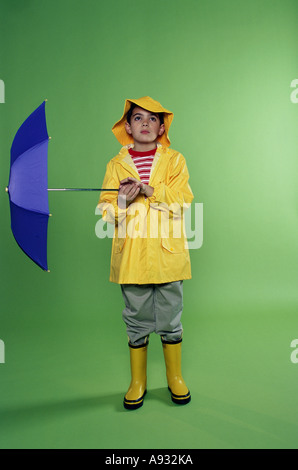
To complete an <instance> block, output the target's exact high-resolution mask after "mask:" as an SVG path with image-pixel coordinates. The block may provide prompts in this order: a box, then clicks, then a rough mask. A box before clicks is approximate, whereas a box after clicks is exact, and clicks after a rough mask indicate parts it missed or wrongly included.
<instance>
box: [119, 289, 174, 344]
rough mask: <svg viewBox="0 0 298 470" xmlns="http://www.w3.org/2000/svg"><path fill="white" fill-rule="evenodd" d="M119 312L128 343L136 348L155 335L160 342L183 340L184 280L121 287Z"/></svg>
mask: <svg viewBox="0 0 298 470" xmlns="http://www.w3.org/2000/svg"><path fill="white" fill-rule="evenodd" d="M121 290H122V295H123V299H124V302H125V309H124V310H123V312H122V317H123V320H124V322H125V324H126V331H127V335H128V338H129V343H130V344H131V345H132V346H139V345H141V344H144V343H146V342H147V341H148V336H149V335H150V333H153V332H155V333H157V334H159V335H160V336H161V337H162V340H163V341H169V342H175V341H178V340H180V339H181V338H182V331H183V329H182V324H181V321H180V319H181V314H182V309H183V281H175V282H167V283H165V284H121Z"/></svg>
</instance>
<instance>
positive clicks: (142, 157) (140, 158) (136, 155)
mask: <svg viewBox="0 0 298 470" xmlns="http://www.w3.org/2000/svg"><path fill="white" fill-rule="evenodd" d="M155 153H156V148H155V149H153V150H150V151H148V152H136V151H135V150H133V149H129V154H130V156H131V158H132V159H133V162H134V164H135V166H136V167H137V170H138V173H139V177H140V178H141V181H142V183H145V184H149V179H150V172H151V167H152V162H153V160H154V155H155Z"/></svg>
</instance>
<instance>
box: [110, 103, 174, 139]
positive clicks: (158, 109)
mask: <svg viewBox="0 0 298 470" xmlns="http://www.w3.org/2000/svg"><path fill="white" fill-rule="evenodd" d="M132 103H134V104H136V105H137V106H139V107H140V108H143V109H145V110H146V111H150V112H152V113H163V115H164V125H165V132H164V133H163V135H162V136H160V137H159V138H158V141H159V142H160V143H161V144H162V145H164V146H165V147H169V145H170V139H169V137H168V133H169V129H170V125H171V123H172V121H173V117H174V114H173V113H172V112H171V111H169V110H168V109H165V108H164V107H163V106H162V105H161V104H160V103H159V102H158V101H155V100H154V99H152V98H150V96H143V97H142V98H139V99H137V100H125V106H124V112H123V115H122V118H121V119H120V120H119V121H117V122H116V124H114V126H113V127H112V132H113V133H114V135H115V137H116V139H117V140H118V141H119V142H120V144H121V145H128V144H132V143H133V137H132V136H131V135H130V134H128V133H127V132H126V129H125V122H126V115H127V113H128V111H129V110H130V108H131V105H132Z"/></svg>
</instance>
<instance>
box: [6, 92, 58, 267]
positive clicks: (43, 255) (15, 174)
mask: <svg viewBox="0 0 298 470" xmlns="http://www.w3.org/2000/svg"><path fill="white" fill-rule="evenodd" d="M48 142H49V136H48V132H47V125H46V116H45V101H44V102H43V103H42V104H41V105H40V106H39V107H38V108H37V109H36V110H35V111H34V112H33V113H32V114H31V115H30V116H29V117H28V118H27V119H26V121H25V122H24V123H23V124H22V125H21V127H20V128H19V130H18V132H17V133H16V135H15V138H14V140H13V143H12V146H11V153H10V175H9V184H8V188H7V190H8V194H9V201H10V213H11V229H12V232H13V235H14V237H15V239H16V241H17V243H18V244H19V246H20V247H21V248H22V250H23V251H24V252H25V253H26V254H27V255H28V256H29V257H30V258H31V259H32V260H33V261H34V262H35V263H36V264H37V265H38V266H40V267H41V268H42V269H44V270H46V271H47V270H48V263H47V230H48V219H49V201H48V191H47V188H48V181H47V157H48Z"/></svg>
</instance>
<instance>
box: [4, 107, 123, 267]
mask: <svg viewBox="0 0 298 470" xmlns="http://www.w3.org/2000/svg"><path fill="white" fill-rule="evenodd" d="M49 139H50V137H49V136H48V131H47V124H46V115H45V101H44V102H43V103H42V104H41V105H40V106H39V107H38V108H37V109H36V110H35V111H33V113H32V114H30V116H29V117H28V118H27V119H26V121H25V122H24V123H23V124H22V125H21V127H20V128H19V130H18V132H17V133H16V135H15V138H14V140H13V143H12V146H11V151H10V174H9V183H8V187H7V188H6V191H7V192H8V194H9V202H10V216H11V229H12V233H13V235H14V237H15V239H16V241H17V243H18V244H19V246H20V247H21V249H22V250H23V251H24V252H25V253H26V255H28V256H29V258H31V259H32V260H33V261H34V262H35V263H36V264H37V265H38V266H40V267H41V268H42V269H44V270H45V271H48V261H47V238H48V220H49V215H50V214H49V200H48V191H119V190H118V189H115V188H113V189H103V188H56V189H49V188H48V143H49Z"/></svg>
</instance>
